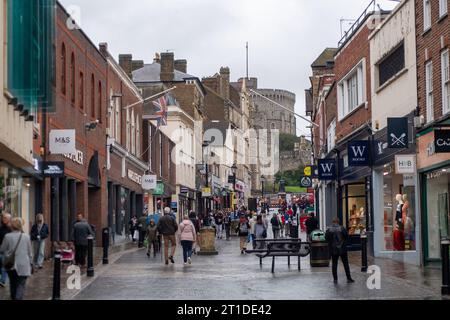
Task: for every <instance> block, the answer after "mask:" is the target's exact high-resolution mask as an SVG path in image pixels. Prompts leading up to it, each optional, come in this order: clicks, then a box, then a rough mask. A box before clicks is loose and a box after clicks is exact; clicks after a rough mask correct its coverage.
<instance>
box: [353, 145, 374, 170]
mask: <svg viewBox="0 0 450 320" xmlns="http://www.w3.org/2000/svg"><path fill="white" fill-rule="evenodd" d="M369 159H370V148H369V141H367V140H364V141H351V142H349V143H348V165H349V166H351V167H365V166H368V165H369Z"/></svg>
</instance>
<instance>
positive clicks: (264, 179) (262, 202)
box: [261, 176, 266, 211]
mask: <svg viewBox="0 0 450 320" xmlns="http://www.w3.org/2000/svg"><path fill="white" fill-rule="evenodd" d="M265 182H266V177H264V176H261V194H262V199H261V210H264V211H265V210H266V205H265V200H264V183H265Z"/></svg>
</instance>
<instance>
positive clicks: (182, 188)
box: [180, 187, 189, 194]
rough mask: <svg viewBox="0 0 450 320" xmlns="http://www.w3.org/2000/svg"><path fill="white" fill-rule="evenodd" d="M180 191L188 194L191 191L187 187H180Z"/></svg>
mask: <svg viewBox="0 0 450 320" xmlns="http://www.w3.org/2000/svg"><path fill="white" fill-rule="evenodd" d="M180 193H182V194H183V193H184V194H188V193H189V188H187V187H180Z"/></svg>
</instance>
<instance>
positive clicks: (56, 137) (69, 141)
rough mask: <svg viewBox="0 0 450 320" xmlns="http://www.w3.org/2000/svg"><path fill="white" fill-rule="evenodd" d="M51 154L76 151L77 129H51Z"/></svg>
mask: <svg viewBox="0 0 450 320" xmlns="http://www.w3.org/2000/svg"><path fill="white" fill-rule="evenodd" d="M49 140H50V141H49V142H50V146H49V149H50V153H51V154H68V153H75V152H76V149H75V130H51V131H50V135H49Z"/></svg>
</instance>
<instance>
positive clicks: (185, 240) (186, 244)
mask: <svg viewBox="0 0 450 320" xmlns="http://www.w3.org/2000/svg"><path fill="white" fill-rule="evenodd" d="M179 229H180V242H181V246H182V247H183V261H184V265H186V264H187V263H189V264H192V247H193V245H194V243H195V241H196V237H197V232H196V230H195V226H194V224H193V223H192V221H191V220H190V219H189V216H188V215H184V217H183V222H181V223H180V228H179Z"/></svg>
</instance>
